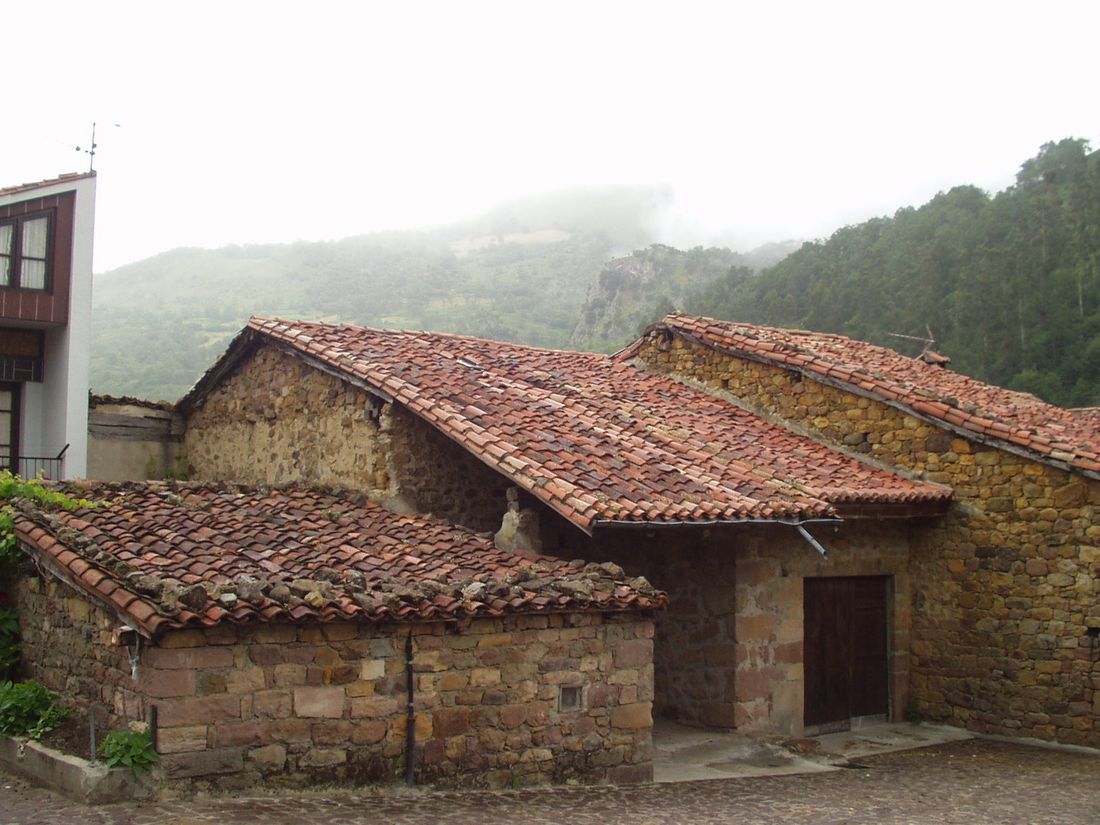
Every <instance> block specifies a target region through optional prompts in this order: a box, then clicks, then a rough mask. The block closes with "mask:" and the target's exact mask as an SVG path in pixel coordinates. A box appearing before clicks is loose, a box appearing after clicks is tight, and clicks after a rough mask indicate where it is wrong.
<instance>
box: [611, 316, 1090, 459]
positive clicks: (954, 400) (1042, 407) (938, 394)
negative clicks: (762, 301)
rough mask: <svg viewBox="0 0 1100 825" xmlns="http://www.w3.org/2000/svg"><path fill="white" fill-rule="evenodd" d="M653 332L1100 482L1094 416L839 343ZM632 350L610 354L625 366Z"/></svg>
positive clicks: (748, 328)
mask: <svg viewBox="0 0 1100 825" xmlns="http://www.w3.org/2000/svg"><path fill="white" fill-rule="evenodd" d="M656 328H660V329H666V330H669V331H671V332H673V333H675V334H677V335H681V336H684V337H687V338H690V339H692V340H695V341H698V342H700V343H702V344H704V345H706V346H709V347H713V348H715V349H717V350H720V351H723V352H728V353H731V354H733V355H737V356H741V357H746V358H750V359H752V360H757V361H766V362H768V363H773V364H777V365H780V366H783V367H786V368H789V369H795V370H798V371H799V372H801V373H803V374H805V375H807V376H809V377H812V378H815V379H817V380H820V381H823V382H825V383H829V384H833V385H836V386H839V387H842V388H844V389H847V390H850V391H853V392H857V393H859V394H861V395H866V396H870V397H873V398H877V399H879V400H881V401H884V402H886V403H888V404H890V405H892V406H895V407H898V408H901V409H904V410H906V411H907V412H911V413H914V414H916V415H918V416H920V417H923V418H925V419H929V420H932V421H934V422H936V423H938V424H940V425H941V426H944V427H946V428H947V429H950V430H954V431H956V432H959V433H961V434H963V435H968V436H972V437H976V438H977V439H978V440H983V441H987V442H992V443H994V444H995V445H996V446H1000V447H1002V448H1004V449H1009V450H1012V451H1014V452H1018V453H1021V454H1023V455H1026V456H1028V457H1030V458H1034V459H1036V460H1039V461H1044V462H1046V463H1050V464H1054V465H1055V466H1058V467H1063V468H1066V469H1073V470H1078V471H1081V472H1084V473H1085V474H1087V475H1090V476H1092V477H1094V478H1100V415H1097V414H1095V413H1092V412H1090V411H1089V410H1083V411H1074V410H1066V409H1063V408H1061V407H1056V406H1054V405H1053V404H1048V403H1046V402H1045V401H1041V400H1040V399H1038V398H1036V397H1035V396H1033V395H1029V394H1027V393H1021V392H1014V391H1012V390H1006V389H1004V388H1002V387H995V386H993V385H991V384H985V383H983V382H981V381H978V380H975V379H973V378H969V377H967V376H965V375H960V374H959V373H957V372H953V371H951V370H949V369H945V368H943V367H941V366H936V365H932V364H927V363H925V362H923V361H922V360H920V359H919V358H910V357H908V356H905V355H902V354H901V353H899V352H895V351H894V350H891V349H887V348H886V347H880V346H876V345H874V344H867V343H864V342H862V341H855V340H853V339H851V338H846V337H845V336H843V335H830V334H827V333H818V332H804V331H802V330H791V329H776V328H774V327H763V326H755V325H752V324H739V323H734V322H731V321H716V320H714V319H712V318H703V317H697V316H692V315H685V314H683V313H673V314H671V315H669V316H667V317H666V318H665V319H664V320H663V321H661V323H660V324H657V325H656ZM639 345H640V342H636V343H635V344H633V345H632V346H631V347H629V348H627V349H626V350H624V351H623V352H622V353H619V354H618V357H619V358H631V357H633V355H634V354H635V353H636V352H637V349H638V346H639Z"/></svg>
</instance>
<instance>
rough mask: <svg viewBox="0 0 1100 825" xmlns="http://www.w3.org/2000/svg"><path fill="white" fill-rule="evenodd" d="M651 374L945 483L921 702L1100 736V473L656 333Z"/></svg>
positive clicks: (922, 623)
mask: <svg viewBox="0 0 1100 825" xmlns="http://www.w3.org/2000/svg"><path fill="white" fill-rule="evenodd" d="M639 357H640V360H642V361H643V362H645V363H647V364H648V365H649V366H650V367H651V368H653V369H655V370H658V371H661V372H666V373H670V374H672V375H674V376H676V377H679V378H681V379H688V380H690V381H693V382H698V383H700V384H702V385H703V386H704V387H705V388H706V389H708V390H709V391H711V392H714V393H716V394H719V395H721V396H723V397H727V398H731V399H740V403H742V404H744V405H745V406H747V407H749V408H750V409H754V410H756V411H759V412H761V413H762V414H764V415H766V416H768V417H770V418H773V419H778V420H782V421H784V422H789V423H791V424H792V425H793V426H794V427H798V428H802V429H803V430H804V431H806V432H808V433H810V434H811V435H814V436H816V437H818V438H820V439H822V440H825V441H828V442H831V443H832V444H834V445H836V446H837V447H838V448H840V449H845V450H848V451H850V452H852V453H854V454H857V455H862V456H864V457H866V458H868V459H870V460H874V461H876V462H877V463H879V464H880V465H883V466H888V467H893V468H898V469H900V470H902V471H907V472H909V473H911V474H913V475H914V476H917V477H920V478H923V479H926V480H929V481H933V482H939V483H943V484H948V485H950V486H951V487H952V488H953V489H954V491H955V497H956V504H955V505H954V506H953V508H952V512H951V513H950V514H949V515H948V516H947V517H946V518H943V519H940V520H937V521H936V522H935V523H930V524H927V525H926V526H925V527H923V528H921V529H915V530H914V532H913V537H912V540H913V544H912V564H911V579H912V582H913V587H914V590H913V621H912V646H911V651H912V658H911V671H912V678H911V685H912V689H913V696H914V699H915V703H916V709H917V710H919V712H921V713H923V714H924V715H926V716H928V717H931V718H932V719H935V720H938V721H946V722H950V723H952V724H956V725H960V726H964V727H967V728H969V729H972V730H976V731H982V732H986V733H995V734H1005V735H1022V736H1035V737H1039V738H1043V739H1056V740H1058V741H1062V742H1068V743H1075V744H1087V745H1092V746H1098V745H1100V665H1098V664H1097V661H1098V658H1100V657H1098V655H1097V652H1096V650H1095V648H1097V647H1100V642H1097V641H1096V634H1097V632H1100V585H1098V577H1100V524H1098V522H1097V515H1098V514H1100V482H1097V481H1094V480H1091V479H1088V478H1085V477H1083V476H1081V475H1078V474H1071V473H1067V472H1064V471H1062V470H1058V469H1056V468H1054V467H1051V466H1049V465H1046V464H1043V463H1040V462H1037V461H1032V460H1030V459H1027V458H1023V457H1021V456H1017V455H1014V454H1012V453H1009V452H1006V451H1003V450H999V449H995V448H990V447H987V446H984V445H982V444H980V443H977V442H975V441H973V440H970V439H967V438H963V437H959V436H957V435H954V434H952V433H950V432H948V431H946V430H944V429H941V428H940V427H937V426H935V425H933V424H929V423H927V422H925V421H922V420H920V419H918V418H916V417H914V416H911V415H908V414H907V413H905V412H903V411H901V410H898V409H896V408H894V407H891V406H889V405H887V404H884V403H881V402H878V401H875V400H872V399H867V398H862V397H859V396H857V395H855V394H853V393H849V392H845V391H842V390H838V389H834V388H832V387H829V386H826V385H824V384H821V383H819V382H817V381H815V380H813V379H812V378H810V377H804V376H801V375H799V374H798V373H795V372H793V371H790V370H786V369H782V368H779V367H774V366H770V365H766V364H760V363H756V362H753V361H747V360H743V359H739V358H734V357H732V356H728V355H723V354H721V353H719V352H716V351H715V350H713V349H711V348H709V347H703V346H699V345H694V344H690V343H688V342H685V341H684V340H682V339H679V338H673V339H672V340H671V341H666V340H664V339H663V337H662V336H661V335H660V334H659V333H657V334H654V335H653V336H652V337H651V338H650V339H649V341H648V343H647V345H646V346H645V347H644V348H643V350H642V352H641V353H640V355H639Z"/></svg>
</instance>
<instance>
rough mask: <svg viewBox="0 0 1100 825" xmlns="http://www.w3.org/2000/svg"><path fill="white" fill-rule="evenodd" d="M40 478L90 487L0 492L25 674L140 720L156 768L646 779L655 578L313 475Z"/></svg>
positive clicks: (237, 780)
mask: <svg viewBox="0 0 1100 825" xmlns="http://www.w3.org/2000/svg"><path fill="white" fill-rule="evenodd" d="M62 489H63V490H64V491H66V492H68V493H70V494H72V495H74V496H80V497H87V498H89V499H91V500H93V501H95V502H100V503H101V506H98V507H95V508H83V509H78V510H74V511H64V510H60V511H51V510H48V509H44V508H42V507H39V506H36V505H33V504H30V503H28V502H22V501H20V502H15V506H16V507H17V511H16V518H15V526H16V532H17V535H18V538H19V540H20V542H21V544H22V546H23V547H24V549H25V552H26V554H27V557H28V561H29V563H28V564H26V565H24V566H23V569H22V571H21V575H19V576H18V577H17V578H16V582H15V586H14V588H13V592H14V599H15V604H16V608H17V610H18V611H19V614H20V616H21V625H22V628H21V631H22V639H21V645H22V652H23V662H24V670H25V671H26V673H25V675H26V676H28V677H31V678H34V679H36V680H38V681H39V682H41V683H43V684H45V685H46V686H47V687H49V688H51V689H53V690H56V691H58V692H59V693H61V694H62V695H63V696H64V697H65V700H66V702H67V703H69V704H71V705H75V706H77V708H78V712H80V711H81V710H83V709H89V708H90V709H93V710H95V711H96V712H97V713H98V714H99V724H100V725H101V726H102V724H103V722H104V719H103V714H104V713H106V714H107V716H108V719H107V722H108V723H109V725H110V726H111V727H113V728H117V727H119V726H121V725H123V724H125V723H126V722H129V721H135V720H148V721H149V723H150V725H151V730H152V731H153V735H154V741H155V744H156V747H157V750H158V751H159V753H160V754H161V757H160V767H159V770H160V771H161V779H162V781H163V783H164V784H165V786H166V787H168V788H173V787H174V788H175V789H176V790H178V791H185V792H186V791H196V790H202V789H209V788H217V789H219V790H232V789H238V788H250V787H255V786H256V785H258V784H261V783H262V784H263V785H265V786H267V787H273V786H279V785H283V786H296V785H302V784H306V783H323V782H367V781H382V780H390V779H395V778H397V777H399V776H402V775H404V774H405V772H406V770H408V769H409V763H408V759H409V756H410V754H411V755H412V756H413V757H414V761H413V763H412V769H413V770H414V771H415V776H416V778H417V780H418V781H430V782H434V783H438V784H444V785H477V786H490V787H500V786H510V785H514V784H528V783H531V782H547V781H558V782H560V781H565V780H568V779H578V780H584V781H600V780H605V781H607V780H609V781H614V782H630V781H640V780H645V779H648V778H650V777H651V776H652V746H651V740H650V736H651V710H650V708H651V702H652V689H653V673H652V664H651V660H652V645H653V642H652V636H653V616H654V614H655V612H657V611H659V610H660V608H662V607H663V606H664V604H665V597H664V595H663V594H660V593H657V592H655V591H654V590H653V589H652V588H651V587H650V586H649V585H648V583H646V582H645V581H644V580H642V579H627V578H626V577H624V575H623V573H622V570H621V569H619V568H617V567H615V566H614V565H610V564H604V565H595V564H586V563H584V562H568V561H563V560H559V559H552V558H546V557H538V558H531V557H525V556H520V555H518V554H515V553H509V552H504V551H501V550H498V549H496V548H494V547H493V545H492V543H491V541H489V540H488V539H487V538H486V537H485V536H480V535H477V534H474V533H471V532H469V531H467V530H463V529H460V528H457V527H455V526H454V525H452V524H449V523H446V522H442V521H438V520H434V519H429V518H425V517H423V516H412V515H400V514H396V513H392V512H389V511H387V510H385V509H383V508H382V507H380V506H378V505H376V504H372V503H370V502H366V501H364V500H363V498H362V496H358V497H356V496H353V495H349V494H347V493H336V492H330V491H325V490H321V489H285V490H279V489H256V488H238V487H232V486H226V485H220V484H219V485H207V484H196V483H186V484H177V483H165V482H160V483H157V482H151V483H141V484H108V483H94V484H93V483H89V484H85V485H82V486H77V485H75V484H73V485H70V486H67V487H63V488H62ZM101 730H102V727H101ZM410 743H412V746H411V747H410Z"/></svg>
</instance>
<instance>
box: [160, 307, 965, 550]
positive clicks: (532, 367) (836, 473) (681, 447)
mask: <svg viewBox="0 0 1100 825" xmlns="http://www.w3.org/2000/svg"><path fill="white" fill-rule="evenodd" d="M250 330H251V331H252V333H253V334H258V335H261V336H264V337H265V338H266V339H267V340H269V341H272V342H275V343H277V344H279V345H282V346H283V347H284V348H286V349H287V350H288V351H290V352H292V353H296V354H298V355H299V356H301V357H304V358H306V359H307V360H309V359H313V361H314V362H315V363H317V364H318V365H320V366H321V367H323V368H326V369H330V370H332V369H335V370H337V371H339V372H340V373H342V374H344V375H346V376H347V377H348V378H349V380H354V381H358V382H360V383H361V384H362V385H363V386H366V387H369V388H373V389H374V390H376V391H378V392H380V393H382V394H384V395H385V396H386V397H389V398H393V399H396V401H397V402H399V403H401V404H403V405H404V406H405V407H406V408H407V409H409V410H410V411H412V412H413V413H414V414H416V415H418V416H420V417H421V418H422V419H424V420H425V421H427V422H428V423H430V424H431V425H432V426H434V427H436V428H438V429H439V430H440V431H441V432H442V433H444V434H445V435H447V436H448V437H450V438H451V439H452V440H454V441H455V442H456V443H458V444H460V445H462V446H463V447H465V448H466V449H467V450H469V451H470V452H471V453H473V454H474V455H475V456H477V457H478V458H479V459H480V460H481V461H483V462H484V463H486V464H487V465H489V466H490V467H492V468H494V469H496V470H498V471H499V472H501V473H503V474H504V475H505V476H507V477H508V478H510V479H511V480H512V481H514V483H515V484H517V485H518V486H519V487H521V488H522V489H524V490H527V491H528V492H530V493H531V494H532V495H534V496H535V497H536V498H538V499H540V500H541V501H543V502H544V503H545V504H547V505H548V506H549V507H551V508H553V509H554V510H555V511H556V512H558V513H559V514H561V515H562V516H564V517H565V518H566V519H569V520H570V521H572V522H573V523H574V524H576V525H577V526H578V527H580V528H581V529H583V530H586V531H589V532H591V531H592V529H593V528H594V527H596V526H598V525H600V524H606V523H614V522H645V523H680V522H695V523H706V522H715V521H750V520H805V519H814V518H823V517H835V516H836V509H835V507H834V505H839V504H849V503H852V504H863V505H870V504H879V505H906V506H911V505H920V504H928V503H935V504H942V503H946V502H947V500H948V499H949V498H950V491H949V490H947V489H946V488H943V487H939V486H936V485H930V484H925V483H922V482H916V481H910V480H908V479H904V478H901V477H899V476H897V475H894V474H892V473H889V472H886V471H884V470H880V469H876V468H873V467H871V466H869V465H867V464H864V463H862V462H860V461H857V460H855V459H852V458H849V457H847V456H845V455H842V454H840V453H838V452H835V451H833V450H830V449H829V448H827V447H824V446H822V445H820V444H818V443H817V442H815V441H813V440H811V439H809V438H806V437H803V436H800V435H797V434H795V433H792V432H790V431H789V430H787V429H784V428H781V427H779V426H776V425H773V424H769V423H768V422H766V421H764V420H763V419H761V418H759V417H758V416H755V415H753V414H751V413H749V412H746V411H744V410H742V409H740V408H738V407H736V406H735V405H733V404H731V403H728V402H726V401H723V400H720V399H717V398H714V397H712V396H710V395H708V394H706V393H704V392H701V391H699V390H695V389H692V388H690V387H687V386H686V385H684V384H683V383H681V382H677V381H674V380H672V379H670V378H667V377H664V376H660V375H655V374H653V373H651V372H649V371H647V370H643V369H639V368H638V367H636V366H633V365H631V364H627V363H622V362H619V361H616V360H614V359H613V358H611V357H609V356H606V355H597V354H592V353H580V352H563V351H558V350H546V349H538V348H534V347H527V346H521V345H518V344H507V343H501V342H497V341H486V340H482V339H477V338H466V337H462V336H457V335H442V334H433V333H426V332H406V331H392V330H375V329H369V328H364V327H356V326H350V325H335V324H320V323H310V322H297V321H282V320H273V319H264V318H253V319H252V320H251V321H250V322H249V325H248V327H247V328H246V331H245V333H243V334H242V335H243V336H247V335H248V333H249V331H250ZM241 345H243V344H241ZM235 346H236V345H235ZM232 352H233V347H231V348H230V353H229V354H228V355H227V356H226V358H227V359H229V358H231V356H232ZM221 374H222V372H221V368H220V367H219V366H218V365H215V367H214V368H212V369H211V371H210V372H209V373H208V374H207V376H206V377H205V378H204V379H203V380H201V381H200V382H199V384H198V385H196V387H195V389H194V390H192V393H191V394H190V395H189V396H188V397H186V398H185V399H184V400H183V401H182V402H181V405H182V406H183V407H184V408H186V407H187V406H188V405H191V404H196V403H200V401H201V396H202V394H203V393H204V392H205V391H206V389H207V388H208V385H209V383H210V382H216V380H218V377H219V376H220V375H221Z"/></svg>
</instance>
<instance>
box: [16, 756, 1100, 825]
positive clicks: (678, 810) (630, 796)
mask: <svg viewBox="0 0 1100 825" xmlns="http://www.w3.org/2000/svg"><path fill="white" fill-rule="evenodd" d="M860 765H861V767H859V768H852V769H847V770H835V771H829V772H817V773H808V774H806V773H803V774H797V775H787V776H764V777H747V778H740V779H718V780H712V781H697V782H677V783H662V784H653V785H644V786H632V787H622V788H614V787H607V786H603V787H583V788H548V789H541V790H533V791H514V792H496V793H485V792H481V793H479V792H464V793H454V792H449V793H417V794H413V795H397V794H389V795H385V796H378V795H373V794H362V793H359V794H349V793H332V794H329V795H325V794H313V795H310V796H298V797H289V798H282V799H273V798H262V797H260V798H250V799H245V798H238V799H205V800H195V801H191V802H187V803H182V802H174V803H156V804H144V805H142V804H133V803H129V804H125V805H112V806H103V807H89V806H81V805H76V804H73V803H71V802H69V801H67V800H65V799H64V798H61V797H58V796H55V795H53V794H50V793H49V792H47V791H43V790H41V789H39V788H34V787H31V786H28V785H27V784H25V783H23V782H20V781H18V780H15V779H12V778H9V777H4V776H2V775H0V823H4V825H7V824H8V823H18V825H60V823H65V825H69V824H70V823H89V825H199V823H224V824H225V825H233V824H234V823H264V825H298V823H310V825H313V823H330V822H339V823H372V825H383V824H385V825H451V823H476V824H477V825H491V824H492V823H501V824H502V825H513V824H514V825H521V824H522V825H618V823H623V825H626V823H630V825H681V823H698V824H699V825H719V824H720V823H721V825H726V824H727V823H737V825H753V824H754V823H771V824H772V825H789V823H813V825H840V823H846V825H871V824H872V823H873V824H874V825H893V824H894V823H920V824H921V825H926V824H927V825H931V824H932V823H951V824H952V825H956V824H957V825H987V824H988V825H992V824H993V823H996V825H1004V824H1007V823H1020V825H1063V823H1064V824H1065V825H1070V823H1072V824H1073V825H1089V824H1090V823H1100V756H1098V755H1097V754H1096V753H1095V752H1088V753H1086V752H1071V751H1057V750H1048V749H1040V748H1034V747H1030V746H1027V745H1023V744H1020V743H1016V742H1004V741H994V740H988V739H971V740H964V741H957V742H948V743H945V744H940V745H932V746H929V747H923V748H917V749H914V750H907V751H896V752H892V753H884V754H880V755H877V756H869V757H867V758H866V759H861V760H860Z"/></svg>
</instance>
